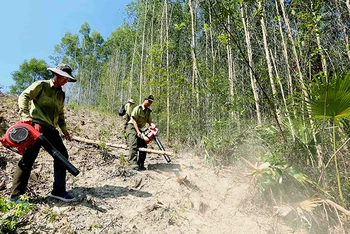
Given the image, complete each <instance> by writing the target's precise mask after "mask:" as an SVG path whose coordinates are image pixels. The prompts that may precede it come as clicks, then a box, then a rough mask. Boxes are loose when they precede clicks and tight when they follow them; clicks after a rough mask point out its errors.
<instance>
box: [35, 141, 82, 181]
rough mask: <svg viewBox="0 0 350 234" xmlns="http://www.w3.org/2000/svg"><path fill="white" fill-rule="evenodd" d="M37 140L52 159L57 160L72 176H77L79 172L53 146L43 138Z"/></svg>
mask: <svg viewBox="0 0 350 234" xmlns="http://www.w3.org/2000/svg"><path fill="white" fill-rule="evenodd" d="M39 139H40V141H41V145H42V146H43V147H44V149H45V150H46V151H47V152H48V153H49V154H50V155H51V156H52V157H53V158H54V159H57V160H59V161H60V162H62V163H63V164H64V166H65V167H66V168H67V170H68V171H69V172H70V173H71V174H72V175H74V176H77V175H78V174H79V170H78V169H77V168H76V167H75V166H73V164H71V163H70V162H69V161H68V159H66V158H65V157H64V156H63V155H62V154H61V153H60V152H59V151H58V150H56V149H55V147H53V145H52V144H51V143H50V142H49V141H48V140H47V139H46V138H45V137H44V136H42V135H41V136H39Z"/></svg>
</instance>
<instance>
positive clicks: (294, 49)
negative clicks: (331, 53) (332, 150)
mask: <svg viewBox="0 0 350 234" xmlns="http://www.w3.org/2000/svg"><path fill="white" fill-rule="evenodd" d="M280 5H281V10H282V13H283V18H284V22H285V24H286V27H287V32H288V37H289V40H290V42H291V43H292V51H293V54H294V58H295V64H296V66H297V71H298V74H299V82H300V85H301V87H302V92H303V94H304V97H305V98H307V95H308V94H307V92H306V87H305V82H304V78H303V74H302V72H301V68H300V63H299V61H300V60H299V56H298V53H297V49H296V46H295V42H294V39H293V35H292V30H291V27H290V25H289V18H288V17H287V14H286V10H285V6H284V0H280ZM302 105H303V106H302V111H303V112H307V111H306V110H305V107H304V104H302ZM302 116H304V114H302ZM304 121H306V120H304ZM310 124H311V128H312V132H313V139H314V141H315V145H316V152H317V155H318V166H319V167H321V166H322V164H323V157H322V153H321V149H320V146H319V144H318V141H317V138H316V132H315V128H314V123H313V121H312V120H311V119H310Z"/></svg>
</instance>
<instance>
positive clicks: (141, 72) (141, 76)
mask: <svg viewBox="0 0 350 234" xmlns="http://www.w3.org/2000/svg"><path fill="white" fill-rule="evenodd" d="M147 8H148V1H146V6H145V12H144V13H145V15H144V22H143V30H142V42H141V58H140V78H139V82H140V84H139V85H140V86H139V87H140V88H139V89H140V90H139V99H140V101H141V100H142V95H143V93H142V88H143V66H144V65H143V57H144V56H143V54H144V50H145V34H146V22H147V19H146V15H147V11H148V9H147Z"/></svg>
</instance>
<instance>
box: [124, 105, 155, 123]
mask: <svg viewBox="0 0 350 234" xmlns="http://www.w3.org/2000/svg"><path fill="white" fill-rule="evenodd" d="M151 112H152V110H151V109H150V108H147V109H146V108H145V107H144V106H143V105H138V106H136V107H135V108H134V109H133V111H132V113H131V120H130V121H129V123H134V121H135V122H136V123H137V126H139V128H143V127H144V126H145V125H146V123H148V124H151V123H152V116H151Z"/></svg>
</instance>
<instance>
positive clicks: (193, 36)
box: [188, 0, 199, 108]
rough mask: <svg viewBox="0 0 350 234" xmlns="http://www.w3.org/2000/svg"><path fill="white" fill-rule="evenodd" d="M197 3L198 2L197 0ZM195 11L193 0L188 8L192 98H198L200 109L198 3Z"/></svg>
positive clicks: (197, 105) (189, 2) (190, 0)
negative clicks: (197, 42) (189, 15)
mask: <svg viewBox="0 0 350 234" xmlns="http://www.w3.org/2000/svg"><path fill="white" fill-rule="evenodd" d="M195 1H196V0H195ZM194 5H195V9H193V4H192V0H189V1H188V6H189V8H190V14H191V55H192V96H193V97H195V98H196V103H197V104H196V107H197V108H198V107H199V92H198V90H197V82H198V68H197V57H196V31H195V28H196V12H197V3H195V4H194Z"/></svg>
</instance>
